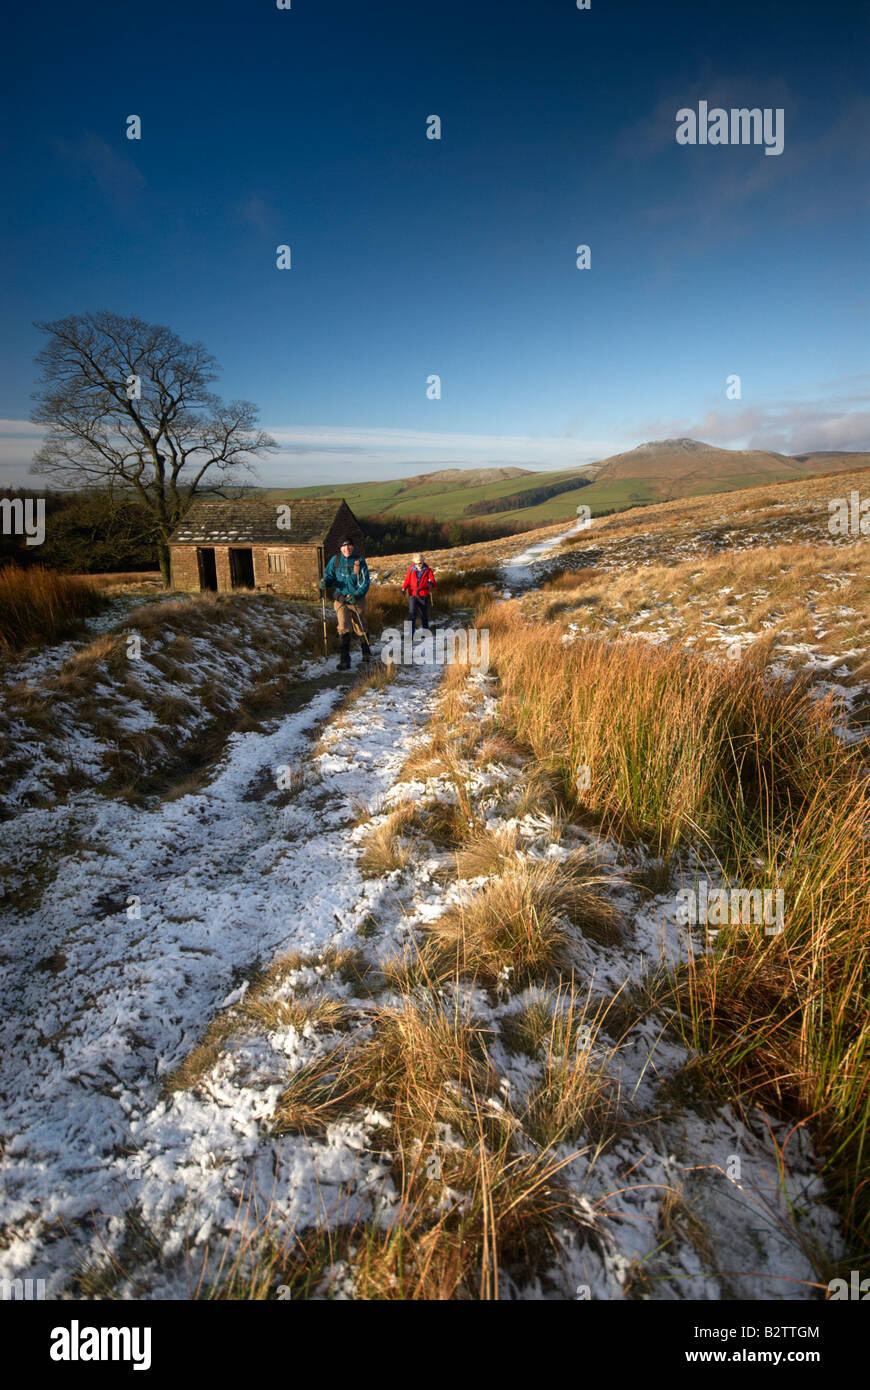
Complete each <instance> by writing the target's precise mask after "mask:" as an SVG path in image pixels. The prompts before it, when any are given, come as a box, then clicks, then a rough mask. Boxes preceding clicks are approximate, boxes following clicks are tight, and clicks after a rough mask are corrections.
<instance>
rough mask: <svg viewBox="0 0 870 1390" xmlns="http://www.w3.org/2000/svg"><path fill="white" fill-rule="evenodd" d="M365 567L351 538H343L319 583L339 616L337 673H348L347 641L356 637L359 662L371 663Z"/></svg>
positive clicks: (368, 581)
mask: <svg viewBox="0 0 870 1390" xmlns="http://www.w3.org/2000/svg"><path fill="white" fill-rule="evenodd" d="M370 583H371V580H370V579H369V570H368V565H367V564H366V562H365V560H364V559H363V557H362V556H361V555H357V553H356V549H355V547H354V543H353V541H352V540H351V538H350V536H345V538H344V540H343V541H342V543H341V549H340V551H339V553H338V555H333V557H332V559H331V560H330V561H329V564H328V565H327V566H326V569H325V570H324V572H323V578H322V579H321V581H320V588H321V591H322V592H323V593H325V594H327V595H328V596H329V597H330V598H332V600H333V607H334V608H335V612H336V615H337V617H338V639H339V658H338V669H339V671H349V670H350V639H351V637H352V636H353V635H354V633H355V634H356V636H357V637H358V638H359V644H360V649H361V653H362V655H361V660H362V661H364V662H369V661H372V660H373V657H372V649H371V647H370V646H369V639H368V636H367V635H366V594H367V593H368V591H369V584H370Z"/></svg>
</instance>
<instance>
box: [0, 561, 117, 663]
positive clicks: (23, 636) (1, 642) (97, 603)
mask: <svg viewBox="0 0 870 1390" xmlns="http://www.w3.org/2000/svg"><path fill="white" fill-rule="evenodd" d="M104 603H105V600H104V598H103V597H102V595H101V594H100V592H99V590H98V589H97V587H96V585H94V584H92V583H91V582H90V581H89V580H87V579H83V578H82V577H81V576H80V575H70V574H56V573H55V571H54V570H47V569H43V567H42V566H41V565H31V566H29V567H28V568H27V569H19V568H18V567H17V566H15V565H4V566H3V568H2V569H0V654H8V653H9V652H13V651H19V650H20V649H21V648H22V647H27V646H30V645H31V644H37V643H42V642H59V641H60V640H61V638H63V637H68V636H70V634H71V633H73V632H76V631H77V630H78V629H80V627H81V625H82V622H83V620H84V619H85V618H87V617H89V616H90V614H92V613H96V612H98V611H99V609H100V608H102V607H103V606H104Z"/></svg>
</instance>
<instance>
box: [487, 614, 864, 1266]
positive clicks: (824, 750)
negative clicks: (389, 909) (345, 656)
mask: <svg viewBox="0 0 870 1390" xmlns="http://www.w3.org/2000/svg"><path fill="white" fill-rule="evenodd" d="M479 621H480V622H481V623H482V624H486V625H488V626H489V627H490V631H491V653H492V656H493V658H494V661H493V664H494V666H495V669H496V671H497V673H498V676H499V678H500V680H501V685H502V690H503V695H504V702H503V707H504V712H505V716H506V720H507V722H508V725H509V726H510V727H511V731H512V732H513V733H515V735H516V737H517V738H519V739H521V740H523V741H524V742H526V743H528V744H529V745H530V746H531V747H532V749H533V750H534V752H535V754H536V756H537V757H538V758H539V759H540V760H541V761H542V763H543V764H544V765H545V766H547V767H550V768H552V769H554V770H555V771H556V772H557V773H558V775H559V776H560V777H561V779H562V782H563V786H564V789H565V795H566V797H572V798H573V800H574V802H575V805H577V806H578V808H582V810H583V811H584V813H586V814H589V813H591V814H593V815H594V816H595V817H596V818H597V819H598V820H599V821H600V822H601V823H602V824H603V825H604V826H605V827H606V828H607V829H608V830H609V831H610V832H611V833H615V834H617V835H630V836H637V837H640V838H642V839H644V840H646V841H647V842H648V843H649V844H650V845H651V846H652V847H653V848H654V849H655V851H656V852H657V853H658V854H661V855H665V856H667V855H668V854H671V853H673V852H674V851H675V850H677V849H678V848H679V847H681V846H685V845H687V844H689V843H694V844H697V845H700V846H701V847H702V848H703V849H704V850H706V852H707V853H708V854H711V855H712V854H715V855H716V857H717V858H718V859H719V862H720V863H721V865H722V866H723V868H724V869H725V871H726V872H727V874H728V876H729V878H730V881H731V882H732V883H733V884H737V885H739V886H741V887H743V888H754V887H766V888H770V889H772V890H773V891H776V890H780V889H781V890H782V892H783V895H784V904H785V929H784V931H783V932H782V933H781V934H780V935H772V936H766V935H764V934H763V932H762V931H761V930H760V929H759V928H748V929H747V928H746V927H738V928H732V929H730V930H728V931H724V932H722V933H721V935H720V937H719V939H718V941H717V945H716V950H715V952H713V953H712V954H710V955H708V956H705V957H703V958H702V959H701V960H700V961H698V962H694V963H692V964H690V965H688V966H686V967H685V968H684V969H683V970H682V971H681V972H679V973H678V975H677V977H676V981H675V983H674V987H673V993H672V1000H671V1002H672V1005H673V1010H674V1018H675V1019H679V1020H680V1021H681V1025H680V1026H681V1027H682V1028H683V1030H684V1033H685V1036H686V1039H687V1042H689V1043H690V1044H691V1046H692V1047H693V1048H694V1049H695V1050H696V1051H697V1052H698V1053H699V1054H701V1058H702V1060H701V1062H700V1063H699V1064H698V1065H701V1066H702V1067H703V1068H705V1069H706V1070H707V1071H708V1073H709V1074H710V1075H711V1076H713V1077H715V1079H716V1081H717V1083H718V1084H719V1085H720V1086H723V1087H724V1088H725V1090H726V1092H727V1093H728V1094H729V1095H731V1096H732V1097H734V1098H735V1099H739V1098H743V1099H744V1100H746V1101H749V1102H750V1103H751V1102H755V1101H757V1102H762V1103H765V1104H767V1105H769V1106H772V1107H774V1108H778V1109H779V1110H780V1111H781V1112H782V1113H784V1114H786V1115H787V1116H788V1117H790V1118H792V1119H794V1120H797V1121H799V1122H801V1121H806V1122H807V1123H808V1124H809V1125H810V1127H811V1130H812V1132H813V1134H814V1136H815V1138H816V1141H817V1143H818V1144H819V1146H820V1148H821V1150H822V1152H823V1154H824V1155H825V1156H826V1159H827V1163H828V1177H829V1182H830V1184H831V1187H832V1195H833V1197H834V1199H835V1200H836V1201H837V1202H838V1205H839V1208H840V1210H841V1212H842V1214H843V1216H844V1218H845V1220H846V1222H847V1226H848V1229H849V1235H850V1239H851V1241H852V1245H853V1248H856V1249H857V1248H861V1249H866V1247H867V1242H868V1237H870V1216H868V1211H870V1204H868V1203H867V1202H866V1199H865V1197H864V1195H863V1194H864V1193H865V1191H866V1185H867V1139H866V1132H867V1119H868V1112H870V1021H868V1017H867V1009H866V995H867V988H868V983H870V846H868V837H867V826H868V823H870V782H868V779H867V776H866V765H865V760H864V757H863V755H862V754H861V752H860V751H857V750H856V749H855V748H854V747H853V748H849V747H847V746H845V745H844V744H843V743H842V742H841V741H840V740H839V739H838V738H837V737H836V735H835V734H834V732H833V728H832V720H831V717H830V710H829V708H828V707H826V705H825V704H824V702H820V701H814V700H813V699H812V698H810V696H809V695H808V693H807V692H806V689H805V687H804V686H803V685H802V684H801V683H800V682H793V683H792V684H790V685H788V684H785V683H783V682H779V681H775V680H772V679H771V678H770V677H769V676H765V673H764V671H763V670H762V669H760V668H759V667H756V666H753V665H751V664H749V665H747V664H745V663H736V662H735V663H727V664H724V663H716V662H710V661H706V660H705V659H704V658H703V657H700V656H696V655H693V654H691V653H687V652H685V651H682V650H679V649H676V648H661V647H660V648H654V649H649V648H646V647H644V648H639V647H638V646H636V645H634V644H628V643H626V644H621V643H615V642H606V641H602V640H594V639H588V640H585V641H583V642H579V643H576V644H572V645H569V644H564V643H562V642H560V641H559V638H558V636H557V635H555V634H552V633H547V632H540V631H537V630H533V629H530V628H527V627H524V626H523V625H522V624H521V623H520V622H519V620H518V618H517V616H516V613H515V611H510V610H507V611H506V609H505V606H502V607H500V608H492V609H490V610H488V611H487V612H486V613H485V614H484V615H482V617H481V618H480V619H479ZM583 767H585V768H586V769H588V775H587V777H586V778H584V780H583V782H582V783H580V789H578V781H577V774H578V770H579V769H581V768H583ZM587 781H588V786H587V785H586V782H587Z"/></svg>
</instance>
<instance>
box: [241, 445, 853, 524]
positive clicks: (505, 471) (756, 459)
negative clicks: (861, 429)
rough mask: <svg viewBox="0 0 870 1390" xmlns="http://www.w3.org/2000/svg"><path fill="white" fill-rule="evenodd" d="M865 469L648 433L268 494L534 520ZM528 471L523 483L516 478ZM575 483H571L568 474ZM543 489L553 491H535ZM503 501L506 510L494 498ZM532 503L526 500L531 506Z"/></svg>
mask: <svg viewBox="0 0 870 1390" xmlns="http://www.w3.org/2000/svg"><path fill="white" fill-rule="evenodd" d="M856 468H870V453H847V452H845V451H843V450H832V451H814V452H810V453H806V454H796V455H793V456H792V455H789V454H778V453H775V452H772V451H770V450H766V449H720V448H718V447H717V446H716V445H714V444H706V443H704V442H703V440H699V439H687V438H683V439H653V440H649V441H647V442H646V443H645V444H639V445H638V446H637V448H635V449H629V450H627V451H626V452H625V453H622V454H614V455H612V456H611V457H610V458H606V459H602V460H601V461H600V462H598V463H590V464H584V465H582V466H580V467H577V468H565V469H560V470H558V471H556V472H538V471H536V470H532V469H527V468H471V469H464V468H443V469H440V470H438V471H436V472H433V473H420V474H417V475H416V476H412V477H408V478H396V479H392V480H390V481H386V482H371V483H333V484H326V485H322V486H320V487H310V486H309V487H301V488H270V489H268V490H267V494H268V495H269V496H273V497H294V496H297V497H322V496H330V495H332V496H335V495H338V496H341V497H344V498H345V499H346V500H347V503H348V505H349V506H350V507H351V508H352V509H353V510H354V511H355V512H356V513H357V514H358V515H360V516H372V515H375V514H383V515H387V516H389V515H396V516H424V517H431V518H433V519H434V520H437V521H453V520H459V519H461V518H462V517H465V516H472V515H474V514H475V512H477V513H478V514H479V513H480V511H481V510H483V509H482V508H481V505H480V504H481V503H486V504H487V505H486V508H485V516H486V519H487V520H491V521H496V520H500V519H510V520H516V521H522V522H524V523H527V524H528V526H529V528H530V529H531V528H532V527H534V526H541V525H545V524H546V523H547V522H549V521H558V520H560V519H561V518H563V517H566V518H567V517H571V516H573V515H576V511H577V507H578V506H579V505H580V503H581V502H582V503H585V504H586V505H587V506H589V507H591V509H592V514H593V515H594V516H599V515H601V514H602V513H605V512H610V511H622V510H624V509H625V508H626V507H639V506H644V505H646V504H649V503H654V502H669V501H673V500H675V499H677V498H680V497H699V496H703V495H706V494H707V493H713V492H731V491H733V490H735V489H737V488H746V487H757V486H760V485H762V484H765V483H778V482H785V481H788V480H789V479H798V478H814V477H818V476H819V474H822V473H838V472H843V471H844V470H846V469H850V470H854V469H856ZM521 479H527V481H528V486H527V487H523V486H521V485H518V480H521ZM572 481H573V482H575V484H576V486H574V487H573V488H572V486H571V483H572ZM543 492H549V493H550V494H551V495H550V496H547V497H546V500H544V501H541V500H539V499H540V498H541V496H542V493H543ZM499 500H503V501H504V504H505V510H504V511H498V510H495V507H494V505H493V504H497V503H498V501H499ZM529 504H531V505H529Z"/></svg>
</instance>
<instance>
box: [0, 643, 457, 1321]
mask: <svg viewBox="0 0 870 1390" xmlns="http://www.w3.org/2000/svg"><path fill="white" fill-rule="evenodd" d="M324 669H326V668H325V665H324V664H323V663H321V664H320V667H319V668H315V667H314V666H312V668H311V670H310V671H309V672H308V673H307V674H308V675H309V676H310V675H316V674H318V670H324ZM441 674H442V672H441V669H440V668H438V667H406V668H401V669H400V671H399V673H398V676H397V679H396V680H395V681H394V682H393V683H392V684H390V685H388V686H386V687H385V688H384V689H382V690H380V691H373V692H370V693H367V694H365V695H363V696H362V697H361V699H359V700H358V701H357V702H356V703H355V704H354V705H353V706H352V707H351V710H350V711H349V719H348V726H347V728H346V730H343V732H342V739H341V741H340V744H341V747H340V751H337V749H336V751H333V752H330V753H329V754H328V755H326V756H324V757H321V758H320V759H319V760H318V770H319V773H320V778H319V780H318V781H317V782H315V783H314V784H313V785H309V786H303V788H302V790H301V792H300V793H299V794H298V795H297V796H296V797H295V798H294V799H293V800H292V801H291V803H290V804H289V805H286V806H284V807H283V808H281V807H280V806H277V805H275V804H274V802H272V803H270V802H269V801H264V800H262V796H263V788H264V787H267V788H268V787H271V789H272V790H274V788H275V778H276V775H277V770H278V768H279V767H288V768H291V769H292V768H295V767H297V766H298V765H299V763H300V760H302V759H303V758H304V757H305V755H306V752H307V751H308V748H309V743H310V740H311V736H312V734H313V733H314V731H315V730H316V727H317V725H318V724H319V723H320V721H322V720H323V719H324V717H325V716H327V715H328V714H329V713H330V712H331V711H332V710H333V709H334V708H335V707H336V705H337V704H338V703H339V700H340V699H341V696H342V694H343V688H342V687H339V686H337V685H336V686H332V685H330V686H329V687H327V688H326V689H324V690H322V691H320V692H319V693H317V694H316V695H315V696H314V698H313V699H312V700H311V701H310V703H309V704H308V705H307V706H306V707H305V708H303V709H301V710H299V711H297V712H296V713H294V714H291V715H289V716H288V717H286V718H284V719H282V720H280V722H279V723H278V724H277V727H275V728H273V729H272V731H271V732H252V733H245V734H235V735H233V736H232V737H231V739H230V743H229V747H228V750H227V753H226V756H225V758H224V760H223V761H222V763H221V764H220V766H219V768H218V769H217V770H216V774H215V776H214V778H213V780H212V781H211V783H210V784H209V785H208V786H207V787H205V788H204V789H203V790H202V791H200V792H197V793H196V794H191V795H186V796H182V797H181V798H179V799H178V800H174V801H166V802H163V803H162V804H160V805H158V806H156V807H155V808H154V809H152V810H149V811H143V810H141V809H135V808H132V807H130V806H128V805H126V804H125V803H123V802H118V801H107V800H104V799H102V798H100V797H97V796H93V795H92V794H87V795H82V796H80V797H73V798H71V799H70V801H69V803H68V804H67V805H66V806H64V807H61V808H55V809H53V810H50V811H49V810H43V809H33V810H28V811H26V812H24V813H22V814H21V815H20V816H19V817H18V818H17V819H16V820H15V821H14V822H10V823H7V824H6V825H5V826H4V835H5V836H6V837H7V838H8V839H10V840H11V841H12V845H11V846H10V847H11V848H13V849H18V850H20V852H21V856H22V862H26V860H27V859H28V857H29V855H30V854H32V852H33V847H34V846H35V845H39V844H40V842H41V841H42V840H43V838H44V837H45V836H46V834H47V832H48V821H49V818H50V817H53V818H54V821H55V825H54V826H53V828H52V838H55V837H56V835H57V824H56V822H57V818H58V817H60V818H62V819H63V821H64V826H63V829H64V830H65V831H66V832H67V834H68V835H69V837H70V842H71V843H73V844H81V843H86V844H87V845H88V848H87V849H79V850H75V851H74V852H73V853H71V854H69V855H67V856H65V857H64V858H62V859H61V861H60V862H59V864H58V866H57V872H56V874H55V877H54V880H53V882H52V883H51V884H50V886H49V887H48V888H47V889H46V891H45V893H44V895H43V897H42V901H41V904H39V905H38V906H37V908H36V910H35V911H33V912H32V913H31V914H28V915H23V916H20V917H18V918H17V919H15V920H13V921H11V922H9V923H8V924H7V925H6V927H5V929H4V936H3V955H2V960H0V970H2V975H0V980H2V986H3V995H4V1003H5V1008H4V1018H3V1023H2V1031H0V1045H2V1056H3V1059H4V1061H3V1080H2V1088H0V1103H2V1133H3V1136H4V1138H5V1147H4V1150H3V1152H4V1158H3V1164H2V1169H0V1175H2V1180H3V1185H2V1190H0V1222H2V1225H3V1226H4V1227H5V1228H6V1241H5V1248H4V1250H3V1251H2V1254H0V1275H3V1276H9V1277H12V1276H15V1275H22V1274H24V1273H26V1274H27V1275H29V1276H30V1277H46V1278H47V1279H48V1280H49V1286H48V1290H49V1297H51V1296H52V1293H57V1292H60V1291H61V1290H62V1289H63V1288H64V1287H65V1286H66V1285H67V1284H68V1282H69V1278H70V1276H71V1275H72V1274H73V1273H74V1271H75V1268H76V1267H77V1265H78V1264H79V1263H80V1253H81V1252H80V1250H79V1257H78V1258H76V1252H75V1249H74V1246H73V1244H72V1243H70V1242H69V1241H67V1240H66V1238H65V1237H64V1238H63V1239H59V1231H58V1226H61V1227H62V1228H64V1229H65V1228H66V1227H67V1226H68V1225H69V1224H70V1223H72V1224H73V1225H74V1224H75V1223H76V1221H78V1220H81V1219H83V1218H85V1217H86V1216H87V1214H88V1213H89V1212H91V1211H98V1212H102V1213H104V1214H108V1213H111V1212H119V1211H120V1210H122V1209H123V1208H124V1207H125V1206H129V1205H130V1198H129V1196H126V1197H125V1183H124V1181H122V1179H125V1178H126V1177H128V1176H129V1159H128V1158H127V1156H126V1153H125V1150H130V1149H132V1148H136V1149H141V1148H142V1147H143V1146H144V1145H147V1140H148V1129H149V1117H150V1116H151V1115H152V1113H157V1114H160V1115H162V1113H163V1110H164V1108H165V1103H164V1102H163V1101H162V1100H161V1098H160V1080H161V1077H162V1076H163V1075H164V1074H165V1073H166V1072H168V1071H171V1070H172V1069H173V1068H174V1067H175V1066H177V1065H178V1063H179V1062H180V1061H181V1059H182V1058H183V1057H184V1056H185V1055H186V1054H187V1053H188V1052H189V1050H190V1048H191V1047H192V1046H193V1045H194V1043H195V1042H196V1041H197V1039H198V1037H199V1036H200V1035H201V1032H202V1029H203V1028H204V1026H205V1024H206V1023H207V1022H208V1021H209V1020H210V1019H211V1018H212V1017H213V1015H214V1013H215V1011H216V1010H217V1009H218V1008H219V1007H220V1006H221V1004H222V1003H223V1002H225V996H227V995H228V993H229V992H230V991H232V990H233V989H234V988H235V987H236V986H238V985H239V984H240V983H241V982H242V981H243V980H244V978H245V976H246V974H248V973H250V971H251V969H252V967H254V966H255V965H258V964H260V965H262V964H265V963H267V962H268V961H269V960H270V959H271V958H272V957H274V955H275V954H276V953H279V952H283V951H287V950H289V949H298V950H300V951H303V952H305V951H309V950H311V949H313V948H318V949H322V948H323V947H325V946H327V945H328V944H330V943H335V944H342V943H345V944H346V942H347V941H348V940H350V939H352V938H353V937H354V934H355V931H356V928H357V925H358V923H357V922H356V920H355V919H354V918H353V917H352V916H351V913H352V909H353V908H354V906H355V904H356V903H357V901H358V899H359V897H360V893H361V880H360V875H359V872H358V870H357V868H356V866H355V863H354V861H353V856H349V855H348V853H347V848H346V840H347V834H348V830H347V827H348V824H349V823H350V822H351V821H352V820H353V819H354V817H355V814H356V812H355V809H354V805H353V802H352V800H351V798H353V800H354V801H368V802H371V801H372V800H377V798H378V796H379V795H380V794H381V793H383V792H384V791H385V790H386V789H388V788H389V787H390V786H391V785H392V783H393V781H394V780H395V778H396V774H397V772H398V770H399V768H400V767H401V765H402V763H403V761H404V759H405V757H406V756H407V751H408V748H409V746H410V744H411V743H412V741H413V739H414V736H415V731H416V730H417V729H418V728H419V726H420V725H421V724H422V723H423V722H425V720H426V719H427V717H428V714H429V709H430V700H429V698H427V695H428V692H429V691H430V690H434V688H435V687H436V685H437V683H438V680H439V678H440V676H441ZM409 696H411V698H409ZM137 911H138V913H139V914H140V915H136V913H137ZM131 914H132V915H131ZM35 961H40V962H41V968H38V969H34V962H35ZM134 1130H135V1138H134ZM52 1228H53V1229H52ZM49 1242H50V1243H49Z"/></svg>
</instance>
